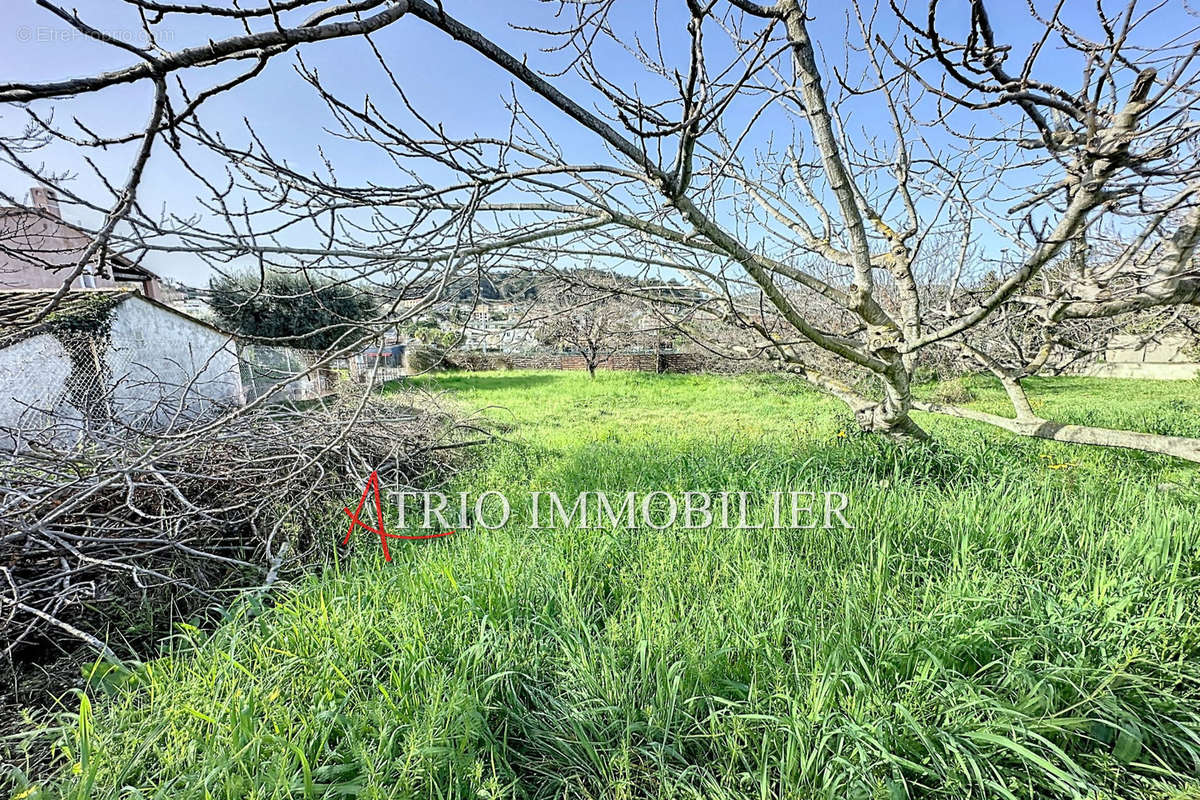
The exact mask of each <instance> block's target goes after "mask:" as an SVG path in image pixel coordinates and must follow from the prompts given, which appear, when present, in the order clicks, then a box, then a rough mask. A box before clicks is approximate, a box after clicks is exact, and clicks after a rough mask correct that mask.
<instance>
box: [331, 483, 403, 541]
mask: <svg viewBox="0 0 1200 800" xmlns="http://www.w3.org/2000/svg"><path fill="white" fill-rule="evenodd" d="M370 492H374V494H375V519H376V522H377V524H378V525H379V527H378V528H372V527H371V526H370V525H368V524H367V523H365V522H363V521H362V520H361V519H359V518H358V515H359V514H361V513H362V510H363V505H365V504H366V502H367V494H368V493H370ZM342 510H343V511H345V512H346V516H348V517H350V530H348V531H346V538H345V539H343V540H342V547H345V546H346V543H347V542H349V541H350V534H352V533H354V529H355V527H359V528H366V529H367V530H369V531H370V532H371V533H377V534H379V543H380V544H381V545H383V560H384V561H391V560H392V554H391V553H389V552H388V546H387V540H388V539H402V538H404V537H402V536H396V535H395V534H391V533H388V532H387V531H385V530H384V529H383V506H382V505H381V504H380V502H379V476H378V475H376V474H375V473H374V472H372V473H371V477H370V478H367V485H366V487H365V488H364V489H363V494H362V499H361V500H359V501H358V508H356V509H355V510H354V512H353V513H351V512H350V509H349V508H345V509H342Z"/></svg>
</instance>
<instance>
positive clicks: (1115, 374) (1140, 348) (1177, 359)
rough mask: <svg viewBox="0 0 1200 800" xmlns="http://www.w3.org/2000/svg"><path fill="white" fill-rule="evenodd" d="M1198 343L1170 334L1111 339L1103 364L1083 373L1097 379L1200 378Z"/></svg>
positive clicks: (1090, 367)
mask: <svg viewBox="0 0 1200 800" xmlns="http://www.w3.org/2000/svg"><path fill="white" fill-rule="evenodd" d="M1197 349H1200V342H1197V341H1196V340H1195V339H1194V338H1192V337H1190V336H1184V335H1181V334H1169V335H1164V336H1158V337H1155V338H1154V339H1153V340H1152V341H1145V340H1144V337H1142V336H1137V335H1122V336H1114V337H1113V338H1112V340H1111V341H1109V343H1108V347H1107V348H1105V351H1104V360H1103V361H1102V362H1099V363H1096V364H1093V365H1091V366H1089V367H1088V368H1087V369H1086V370H1085V371H1084V374H1086V375H1091V376H1094V377H1098V378H1150V379H1153V380H1187V379H1189V378H1194V377H1196V376H1197V375H1200V362H1198V361H1197V355H1196V354H1197Z"/></svg>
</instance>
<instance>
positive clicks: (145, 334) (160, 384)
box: [107, 297, 242, 427]
mask: <svg viewBox="0 0 1200 800" xmlns="http://www.w3.org/2000/svg"><path fill="white" fill-rule="evenodd" d="M111 323H112V325H111V329H110V336H109V347H108V353H107V359H108V366H109V370H110V373H111V380H112V387H113V407H114V411H115V413H116V415H117V417H118V419H120V420H121V421H123V422H126V423H127V424H133V425H141V424H145V423H151V424H153V425H154V426H156V427H158V426H162V425H168V424H171V423H172V422H173V421H175V420H177V419H178V420H186V419H188V418H191V417H194V416H196V415H197V414H200V413H204V412H207V411H209V410H211V409H213V407H214V405H238V404H240V403H241V402H242V380H241V375H240V373H239V367H238V357H237V348H236V346H235V345H234V343H233V342H232V341H231V340H230V339H229V337H227V336H224V335H223V334H220V333H218V332H217V331H214V330H212V329H211V328H207V327H205V326H204V325H201V324H199V323H197V322H194V321H192V320H190V319H188V318H186V317H184V316H181V315H179V314H175V313H172V312H170V311H167V310H165V309H163V308H160V307H159V306H156V305H154V304H153V303H149V302H147V301H145V300H143V299H142V298H141V297H131V298H129V299H128V300H126V301H125V302H123V303H121V304H120V305H119V306H117V307H116V308H115V309H114V310H113V314H112V318H111Z"/></svg>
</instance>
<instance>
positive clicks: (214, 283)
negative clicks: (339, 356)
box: [209, 271, 377, 350]
mask: <svg viewBox="0 0 1200 800" xmlns="http://www.w3.org/2000/svg"><path fill="white" fill-rule="evenodd" d="M209 289H210V291H211V297H210V299H209V303H210V305H211V306H212V309H213V312H214V313H215V314H216V315H217V319H218V320H219V321H220V322H221V323H222V324H223V325H224V326H225V327H227V328H229V330H231V331H233V332H234V333H237V334H239V335H241V336H243V337H245V338H247V339H258V340H271V341H272V342H275V343H279V344H285V345H290V346H292V347H302V348H307V349H312V350H324V349H327V348H330V347H337V346H342V345H345V344H347V343H348V342H349V341H352V340H353V339H355V338H357V337H358V331H359V328H360V326H361V323H364V322H367V321H369V320H371V319H373V318H374V317H375V316H376V314H377V304H376V302H375V300H374V299H373V298H372V297H371V296H370V295H368V294H366V293H365V292H362V291H360V290H358V289H357V288H355V286H354V285H353V284H351V283H346V282H344V281H336V280H333V279H331V278H325V277H320V276H313V275H306V274H300V273H293V272H276V271H268V272H266V273H265V274H263V275H258V274H255V273H250V272H244V273H231V274H227V275H222V276H220V277H218V278H214V279H212V280H211V281H210V282H209Z"/></svg>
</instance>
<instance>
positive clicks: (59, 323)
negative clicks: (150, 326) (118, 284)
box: [0, 289, 134, 347]
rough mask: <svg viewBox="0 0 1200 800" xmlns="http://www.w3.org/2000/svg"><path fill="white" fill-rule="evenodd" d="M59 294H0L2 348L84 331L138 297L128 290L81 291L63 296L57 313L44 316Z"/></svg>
mask: <svg viewBox="0 0 1200 800" xmlns="http://www.w3.org/2000/svg"><path fill="white" fill-rule="evenodd" d="M56 294H57V291H56V290H54V289H4V290H0V347H9V346H11V345H14V344H16V343H17V342H19V341H21V340H23V339H28V338H30V337H33V336H36V335H38V334H39V333H46V332H48V331H51V330H61V329H63V328H65V327H71V326H73V325H75V326H80V327H82V326H84V325H86V324H87V323H88V322H89V321H90V320H95V319H97V318H98V317H99V316H101V315H107V314H108V312H109V311H111V310H112V309H113V308H115V307H116V306H118V305H120V304H121V303H123V302H125V301H126V300H128V299H129V298H130V297H133V296H134V293H133V292H131V291H130V290H128V289H82V290H79V289H77V290H74V291H70V292H67V293H66V294H65V295H63V297H62V299H61V300H59V301H58V303H57V304H56V305H55V307H54V310H53V311H51V312H50V313H49V314H46V315H44V316H42V312H43V311H44V309H45V308H46V307H47V306H48V305H50V302H51V301H52V300H53V299H54V296H55V295H56Z"/></svg>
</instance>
